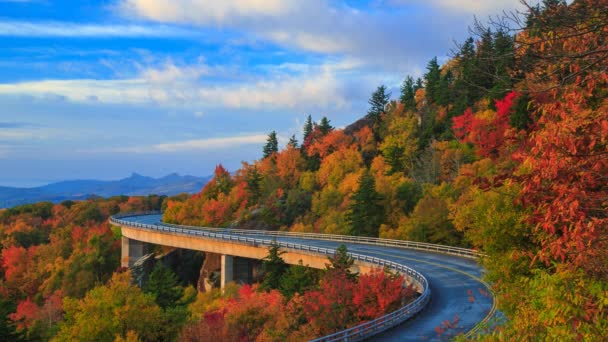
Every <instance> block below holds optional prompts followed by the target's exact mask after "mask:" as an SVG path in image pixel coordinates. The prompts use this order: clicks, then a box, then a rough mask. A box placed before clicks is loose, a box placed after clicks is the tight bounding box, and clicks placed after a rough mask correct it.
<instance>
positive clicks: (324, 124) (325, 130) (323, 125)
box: [318, 116, 334, 136]
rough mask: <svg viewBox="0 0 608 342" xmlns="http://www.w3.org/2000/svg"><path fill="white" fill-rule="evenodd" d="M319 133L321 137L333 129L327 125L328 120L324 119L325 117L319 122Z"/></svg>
mask: <svg viewBox="0 0 608 342" xmlns="http://www.w3.org/2000/svg"><path fill="white" fill-rule="evenodd" d="M318 128H319V132H321V134H322V135H324V136H325V135H327V133H329V132H331V131H332V130H333V129H334V128H333V126H332V125H330V124H329V119H328V118H326V117H325V116H324V117H322V118H321V121H320V122H319V126H318Z"/></svg>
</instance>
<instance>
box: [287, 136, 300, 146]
mask: <svg viewBox="0 0 608 342" xmlns="http://www.w3.org/2000/svg"><path fill="white" fill-rule="evenodd" d="M287 147H291V148H298V139H296V135H295V134H293V135H292V136H291V138H289V142H288V143H287Z"/></svg>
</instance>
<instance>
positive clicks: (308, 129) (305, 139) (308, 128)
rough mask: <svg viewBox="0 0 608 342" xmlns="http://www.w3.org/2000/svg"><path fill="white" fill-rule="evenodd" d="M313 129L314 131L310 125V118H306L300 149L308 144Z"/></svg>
mask: <svg viewBox="0 0 608 342" xmlns="http://www.w3.org/2000/svg"><path fill="white" fill-rule="evenodd" d="M313 129H314V126H313V124H312V117H311V116H310V115H309V116H308V117H307V118H306V123H305V124H304V134H303V137H302V148H304V146H305V145H306V144H308V143H309V137H310V135H311V134H312V131H313Z"/></svg>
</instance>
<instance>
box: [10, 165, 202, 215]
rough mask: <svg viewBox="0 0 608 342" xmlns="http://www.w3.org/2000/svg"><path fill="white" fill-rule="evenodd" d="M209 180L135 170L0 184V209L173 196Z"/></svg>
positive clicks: (195, 187)
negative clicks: (116, 176)
mask: <svg viewBox="0 0 608 342" xmlns="http://www.w3.org/2000/svg"><path fill="white" fill-rule="evenodd" d="M210 179H211V176H207V177H195V176H189V175H185V176H181V175H179V174H177V173H172V174H169V175H166V176H164V177H161V178H152V177H147V176H142V175H140V174H137V173H133V174H131V176H129V177H127V178H124V179H120V180H113V181H102V180H68V181H62V182H57V183H51V184H48V185H44V186H39V187H34V188H17V187H4V186H0V208H9V207H14V206H17V205H21V204H27V203H34V202H40V201H51V202H61V201H65V200H82V199H87V198H89V197H91V196H101V197H110V196H117V195H127V196H138V195H150V194H156V195H167V196H171V195H176V194H179V193H184V192H186V193H196V192H199V191H200V190H201V188H202V187H203V186H204V185H205V184H206V183H207V182H208V181H209V180H210Z"/></svg>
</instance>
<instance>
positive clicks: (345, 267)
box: [326, 244, 359, 280]
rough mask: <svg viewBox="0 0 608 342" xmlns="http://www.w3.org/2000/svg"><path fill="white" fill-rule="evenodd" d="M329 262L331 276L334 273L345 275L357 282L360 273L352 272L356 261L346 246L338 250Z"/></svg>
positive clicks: (328, 267) (328, 268)
mask: <svg viewBox="0 0 608 342" xmlns="http://www.w3.org/2000/svg"><path fill="white" fill-rule="evenodd" d="M329 262H330V264H329V265H326V267H327V272H328V273H329V275H330V276H331V273H332V272H340V273H344V274H346V276H347V277H348V278H349V279H351V280H356V279H357V277H358V276H359V273H356V272H355V273H353V272H351V270H350V268H351V267H352V266H353V265H354V264H355V259H353V257H351V256H350V255H349V254H348V249H347V248H346V245H344V244H342V245H340V246H339V247H338V248H336V254H334V255H333V256H332V257H331V258H329Z"/></svg>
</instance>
